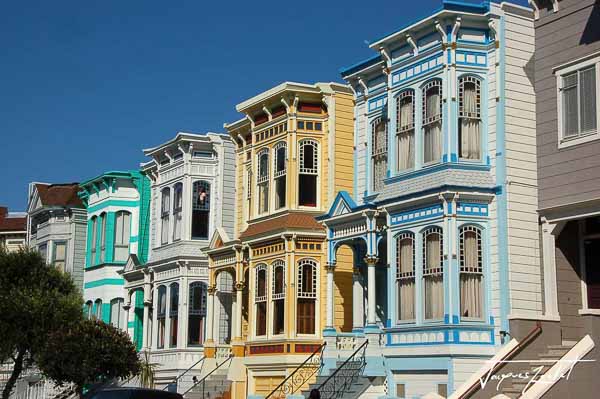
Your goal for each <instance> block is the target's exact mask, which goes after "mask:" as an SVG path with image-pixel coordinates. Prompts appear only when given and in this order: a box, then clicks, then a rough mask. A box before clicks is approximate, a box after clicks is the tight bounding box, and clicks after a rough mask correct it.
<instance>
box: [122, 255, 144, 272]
mask: <svg viewBox="0 0 600 399" xmlns="http://www.w3.org/2000/svg"><path fill="white" fill-rule="evenodd" d="M140 265H141V263H140V260H139V259H138V257H137V255H136V254H129V258H127V263H126V264H125V267H124V268H123V271H124V272H131V271H133V270H135V269H136V268H137V267H139V266H140Z"/></svg>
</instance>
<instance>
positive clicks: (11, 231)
mask: <svg viewBox="0 0 600 399" xmlns="http://www.w3.org/2000/svg"><path fill="white" fill-rule="evenodd" d="M26 241H27V215H26V214H25V213H20V212H18V213H17V212H9V211H8V208H6V207H4V206H1V207H0V247H3V248H4V249H6V250H7V251H18V250H19V248H21V247H23V246H25V244H26Z"/></svg>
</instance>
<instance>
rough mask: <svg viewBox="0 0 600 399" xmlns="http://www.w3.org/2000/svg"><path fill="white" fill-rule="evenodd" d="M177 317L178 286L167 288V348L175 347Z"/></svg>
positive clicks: (172, 285) (174, 284) (173, 285)
mask: <svg viewBox="0 0 600 399" xmlns="http://www.w3.org/2000/svg"><path fill="white" fill-rule="evenodd" d="M178 315H179V284H177V283H173V284H171V286H170V287H169V328H170V330H169V347H170V348H175V347H177V324H178V323H177V320H178Z"/></svg>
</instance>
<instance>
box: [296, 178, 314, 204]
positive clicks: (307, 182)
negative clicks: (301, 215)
mask: <svg viewBox="0 0 600 399" xmlns="http://www.w3.org/2000/svg"><path fill="white" fill-rule="evenodd" d="M298 191H299V196H300V198H299V201H298V202H299V205H300V206H317V175H304V174H301V175H300V179H299V182H298Z"/></svg>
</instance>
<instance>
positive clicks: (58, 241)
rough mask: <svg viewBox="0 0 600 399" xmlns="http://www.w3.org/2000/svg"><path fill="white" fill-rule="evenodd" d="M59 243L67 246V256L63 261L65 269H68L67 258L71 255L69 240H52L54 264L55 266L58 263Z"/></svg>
mask: <svg viewBox="0 0 600 399" xmlns="http://www.w3.org/2000/svg"><path fill="white" fill-rule="evenodd" d="M57 245H64V246H65V257H64V259H63V260H62V262H63V269H64V270H63V271H65V272H66V271H67V259H68V256H69V252H68V250H69V246H68V242H67V240H56V241H54V240H53V241H52V265H53V266H55V263H56V246H57Z"/></svg>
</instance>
